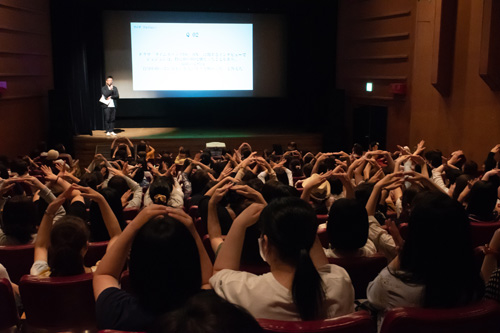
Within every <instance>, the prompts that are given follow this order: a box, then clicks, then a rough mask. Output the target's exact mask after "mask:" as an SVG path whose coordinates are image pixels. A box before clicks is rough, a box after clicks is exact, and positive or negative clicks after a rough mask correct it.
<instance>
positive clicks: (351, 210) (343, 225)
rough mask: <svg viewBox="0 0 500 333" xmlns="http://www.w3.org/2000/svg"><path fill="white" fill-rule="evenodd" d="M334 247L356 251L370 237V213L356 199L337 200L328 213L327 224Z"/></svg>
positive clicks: (331, 244) (331, 243) (340, 249)
mask: <svg viewBox="0 0 500 333" xmlns="http://www.w3.org/2000/svg"><path fill="white" fill-rule="evenodd" d="M326 230H327V232H328V239H329V241H330V246H331V248H332V249H335V250H339V251H356V250H357V249H359V248H362V247H363V246H365V244H366V241H367V239H368V214H367V213H366V209H365V207H364V206H363V205H361V204H360V203H359V202H358V201H357V200H356V199H339V200H336V201H335V202H334V203H333V204H332V207H331V208H330V212H329V214H328V223H327V225H326Z"/></svg>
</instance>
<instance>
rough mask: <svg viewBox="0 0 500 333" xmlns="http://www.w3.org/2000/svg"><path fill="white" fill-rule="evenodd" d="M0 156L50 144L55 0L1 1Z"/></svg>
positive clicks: (24, 151) (12, 154)
mask: <svg viewBox="0 0 500 333" xmlns="http://www.w3.org/2000/svg"><path fill="white" fill-rule="evenodd" d="M0 81H5V82H7V91H4V92H3V93H2V94H1V95H0V119H1V121H0V135H1V137H2V140H0V154H1V155H7V156H10V157H14V156H17V155H24V154H27V153H28V152H29V151H30V150H31V149H33V148H34V147H35V145H36V143H37V142H38V141H40V140H45V139H46V129H47V109H48V105H47V96H48V91H49V90H50V89H51V88H52V85H53V82H52V57H51V40H50V14H49V0H0Z"/></svg>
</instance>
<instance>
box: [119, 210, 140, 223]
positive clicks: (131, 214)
mask: <svg viewBox="0 0 500 333" xmlns="http://www.w3.org/2000/svg"><path fill="white" fill-rule="evenodd" d="M137 214H139V209H137V208H125V209H123V218H124V219H125V221H127V220H133V219H135V217H136V216H137Z"/></svg>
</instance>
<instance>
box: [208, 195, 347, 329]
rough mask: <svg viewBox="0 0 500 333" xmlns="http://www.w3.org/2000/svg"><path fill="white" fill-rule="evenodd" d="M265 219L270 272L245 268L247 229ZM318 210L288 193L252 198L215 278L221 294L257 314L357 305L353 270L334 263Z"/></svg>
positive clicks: (313, 314) (319, 314)
mask: <svg viewBox="0 0 500 333" xmlns="http://www.w3.org/2000/svg"><path fill="white" fill-rule="evenodd" d="M258 220H259V226H260V229H261V238H260V239H259V246H260V250H261V256H262V257H263V259H264V260H265V261H267V263H268V264H269V266H270V270H271V272H270V273H267V274H264V275H260V276H257V275H254V274H251V273H247V272H241V271H239V267H240V256H241V250H242V246H243V240H244V236H245V231H246V229H247V228H248V227H250V226H251V225H253V224H255V223H256V222H257V221H258ZM317 227H318V225H317V219H316V214H315V213H314V210H313V209H312V207H311V206H310V205H309V204H308V203H307V202H305V201H303V200H301V199H299V198H294V197H284V198H278V199H275V200H274V201H272V202H271V203H270V204H269V205H268V206H266V207H265V208H264V206H263V205H262V204H252V205H251V206H249V207H248V208H247V209H246V210H245V211H243V212H242V213H241V214H240V215H239V216H238V217H237V218H236V219H235V220H234V222H233V225H232V226H231V229H230V230H229V233H228V235H227V237H226V239H225V242H224V246H223V247H222V248H221V250H220V252H219V255H218V256H217V259H216V261H215V264H214V273H215V274H214V276H213V277H212V278H211V279H210V284H211V285H212V287H213V288H214V290H215V291H216V292H217V294H219V296H221V297H223V298H225V299H227V300H228V301H229V302H231V303H234V304H237V305H240V306H242V307H244V308H245V309H247V310H248V311H249V312H250V313H251V314H252V315H253V316H254V317H256V318H268V319H279V320H315V319H325V318H332V317H337V316H341V315H344V314H348V313H350V312H353V311H354V307H353V304H354V289H353V287H352V284H351V280H350V278H349V275H348V274H347V272H346V271H345V270H344V269H343V268H341V267H339V266H336V265H330V264H328V259H327V258H326V256H325V254H324V252H323V249H322V247H321V243H320V242H319V239H317V236H316V229H317Z"/></svg>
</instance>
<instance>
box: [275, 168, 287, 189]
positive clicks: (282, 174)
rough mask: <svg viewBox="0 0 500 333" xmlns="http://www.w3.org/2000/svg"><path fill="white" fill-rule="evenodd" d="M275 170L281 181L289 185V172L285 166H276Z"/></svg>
mask: <svg viewBox="0 0 500 333" xmlns="http://www.w3.org/2000/svg"><path fill="white" fill-rule="evenodd" d="M274 171H275V172H276V178H277V179H278V181H279V182H280V183H282V184H285V185H289V181H288V174H287V173H286V171H285V168H281V167H280V168H275V169H274Z"/></svg>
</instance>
